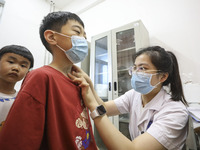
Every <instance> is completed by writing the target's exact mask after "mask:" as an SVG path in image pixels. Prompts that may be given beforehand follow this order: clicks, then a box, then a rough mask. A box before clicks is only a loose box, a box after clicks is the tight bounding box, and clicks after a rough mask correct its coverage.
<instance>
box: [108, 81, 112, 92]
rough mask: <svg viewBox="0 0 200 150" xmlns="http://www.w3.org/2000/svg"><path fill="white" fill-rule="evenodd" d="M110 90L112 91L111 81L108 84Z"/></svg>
mask: <svg viewBox="0 0 200 150" xmlns="http://www.w3.org/2000/svg"><path fill="white" fill-rule="evenodd" d="M108 86H109V87H108V90H109V91H111V82H109V85H108Z"/></svg>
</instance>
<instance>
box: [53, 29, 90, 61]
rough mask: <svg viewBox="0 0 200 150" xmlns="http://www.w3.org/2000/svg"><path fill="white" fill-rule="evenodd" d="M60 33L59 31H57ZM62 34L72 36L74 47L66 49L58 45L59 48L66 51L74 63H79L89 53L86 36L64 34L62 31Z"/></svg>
mask: <svg viewBox="0 0 200 150" xmlns="http://www.w3.org/2000/svg"><path fill="white" fill-rule="evenodd" d="M56 33H58V32H56ZM58 34H60V35H62V36H65V37H68V38H71V42H72V48H71V49H69V50H64V49H63V48H61V47H60V46H59V45H56V46H57V47H58V48H60V49H61V50H62V51H64V52H65V54H66V56H67V58H68V59H69V60H70V61H71V62H72V63H73V64H76V63H79V62H81V61H83V60H84V59H85V57H86V56H87V55H88V44H87V41H86V39H85V38H84V37H80V36H75V35H73V36H68V35H64V34H62V33H58Z"/></svg>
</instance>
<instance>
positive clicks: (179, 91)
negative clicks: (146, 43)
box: [133, 46, 188, 105]
mask: <svg viewBox="0 0 200 150" xmlns="http://www.w3.org/2000/svg"><path fill="white" fill-rule="evenodd" d="M141 54H146V55H148V56H149V58H150V59H151V62H152V64H153V65H154V66H155V67H156V68H157V70H160V71H159V73H168V74H169V76H168V78H167V80H166V81H165V82H163V86H170V92H171V96H172V99H173V100H174V101H182V102H183V103H184V104H185V105H188V104H187V101H186V100H185V96H184V93H183V87H182V83H181V78H180V74H179V67H178V62H177V59H176V56H175V55H174V54H173V53H172V52H170V51H165V49H164V48H162V47H160V46H152V47H147V48H144V49H141V50H139V51H138V52H136V53H135V55H134V56H133V61H134V62H135V59H136V58H137V57H138V56H139V55H141Z"/></svg>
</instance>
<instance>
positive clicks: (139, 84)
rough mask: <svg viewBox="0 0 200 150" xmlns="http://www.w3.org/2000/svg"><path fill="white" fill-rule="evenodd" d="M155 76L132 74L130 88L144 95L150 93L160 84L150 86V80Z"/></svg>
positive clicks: (139, 73) (140, 73)
mask: <svg viewBox="0 0 200 150" xmlns="http://www.w3.org/2000/svg"><path fill="white" fill-rule="evenodd" d="M155 74H157V73H155ZM155 74H148V73H142V72H135V73H132V78H131V86H132V88H133V89H134V90H135V91H137V92H139V93H141V94H144V95H145V94H148V93H150V92H151V91H152V90H153V89H154V88H156V86H157V85H158V84H160V82H158V83H157V84H156V85H154V86H152V85H151V78H152V76H153V75H155Z"/></svg>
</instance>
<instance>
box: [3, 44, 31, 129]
mask: <svg viewBox="0 0 200 150" xmlns="http://www.w3.org/2000/svg"><path fill="white" fill-rule="evenodd" d="M32 67H33V56H32V54H31V52H30V51H29V50H28V49H27V48H25V47H23V46H19V45H8V46H5V47H3V48H2V49H1V50H0V131H1V128H2V126H3V124H4V121H5V119H6V117H7V114H8V112H9V110H10V108H11V106H12V104H13V102H14V100H15V97H16V95H17V93H18V92H17V91H16V90H15V89H14V87H15V84H16V83H17V82H18V81H20V80H22V79H23V78H24V76H25V75H26V74H27V72H28V71H29V69H30V68H32Z"/></svg>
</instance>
